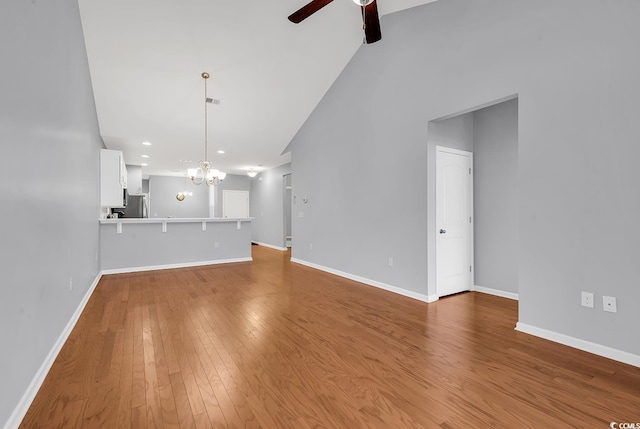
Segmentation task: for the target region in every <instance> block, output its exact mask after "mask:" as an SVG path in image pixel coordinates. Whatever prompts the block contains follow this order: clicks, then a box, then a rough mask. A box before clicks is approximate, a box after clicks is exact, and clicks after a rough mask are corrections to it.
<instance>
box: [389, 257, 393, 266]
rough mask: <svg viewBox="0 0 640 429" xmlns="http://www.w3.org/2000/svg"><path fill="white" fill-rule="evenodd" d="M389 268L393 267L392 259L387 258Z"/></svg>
mask: <svg viewBox="0 0 640 429" xmlns="http://www.w3.org/2000/svg"><path fill="white" fill-rule="evenodd" d="M389 266H390V267H393V258H391V257H390V258H389Z"/></svg>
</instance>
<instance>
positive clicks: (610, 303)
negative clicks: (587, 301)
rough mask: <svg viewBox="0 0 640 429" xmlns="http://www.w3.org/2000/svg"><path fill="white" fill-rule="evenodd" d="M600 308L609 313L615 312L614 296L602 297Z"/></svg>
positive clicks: (616, 309) (616, 310)
mask: <svg viewBox="0 0 640 429" xmlns="http://www.w3.org/2000/svg"><path fill="white" fill-rule="evenodd" d="M602 309H603V310H604V311H608V312H610V313H617V312H618V307H617V305H616V298H615V297H613V296H603V297H602Z"/></svg>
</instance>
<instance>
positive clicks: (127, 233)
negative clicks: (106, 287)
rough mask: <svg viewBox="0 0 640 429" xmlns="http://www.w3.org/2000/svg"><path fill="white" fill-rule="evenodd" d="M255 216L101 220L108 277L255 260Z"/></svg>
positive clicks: (102, 255) (102, 261)
mask: <svg viewBox="0 0 640 429" xmlns="http://www.w3.org/2000/svg"><path fill="white" fill-rule="evenodd" d="M251 220H252V218H233V219H231V218H148V219H147V218H145V219H133V218H117V219H101V220H100V221H99V222H100V264H101V269H102V272H103V273H104V274H113V273H123V272H134V271H146V270H156V269H167V268H180V267H188V266H197V265H209V264H220V263H229V262H242V261H251Z"/></svg>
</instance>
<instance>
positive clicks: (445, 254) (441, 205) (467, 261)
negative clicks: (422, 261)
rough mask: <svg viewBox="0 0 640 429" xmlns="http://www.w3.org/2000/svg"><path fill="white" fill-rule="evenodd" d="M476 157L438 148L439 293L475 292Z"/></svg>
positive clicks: (437, 235)
mask: <svg viewBox="0 0 640 429" xmlns="http://www.w3.org/2000/svg"><path fill="white" fill-rule="evenodd" d="M472 165H473V155H472V154H471V152H464V151H460V150H456V149H449V148H445V147H441V146H438V147H437V148H436V291H437V294H438V296H446V295H451V294H453V293H458V292H462V291H466V290H470V289H471V285H472V281H473V223H472V220H473V219H472V216H473V175H472V174H471V166H472Z"/></svg>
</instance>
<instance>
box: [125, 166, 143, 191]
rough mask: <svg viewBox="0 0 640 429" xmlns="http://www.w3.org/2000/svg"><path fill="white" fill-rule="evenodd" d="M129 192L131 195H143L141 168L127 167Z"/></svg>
mask: <svg viewBox="0 0 640 429" xmlns="http://www.w3.org/2000/svg"><path fill="white" fill-rule="evenodd" d="M127 191H128V192H129V193H130V194H141V193H142V192H143V191H142V167H141V166H139V165H127Z"/></svg>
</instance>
